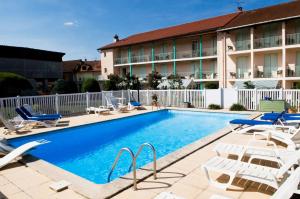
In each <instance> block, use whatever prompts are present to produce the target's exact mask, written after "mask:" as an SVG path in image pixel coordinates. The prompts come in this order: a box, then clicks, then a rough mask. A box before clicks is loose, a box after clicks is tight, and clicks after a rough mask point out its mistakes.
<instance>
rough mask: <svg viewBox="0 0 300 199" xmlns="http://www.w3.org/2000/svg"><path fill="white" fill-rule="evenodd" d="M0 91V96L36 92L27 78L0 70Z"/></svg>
mask: <svg viewBox="0 0 300 199" xmlns="http://www.w3.org/2000/svg"><path fill="white" fill-rule="evenodd" d="M0 91H1V92H0V97H15V96H17V95H35V94H36V92H35V91H34V89H33V87H32V85H31V83H30V82H29V81H28V79H26V78H25V77H23V76H22V75H18V74H15V73H9V72H0Z"/></svg>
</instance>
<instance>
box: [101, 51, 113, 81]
mask: <svg viewBox="0 0 300 199" xmlns="http://www.w3.org/2000/svg"><path fill="white" fill-rule="evenodd" d="M100 56H101V57H100V60H101V72H102V78H104V79H107V76H108V75H109V74H113V73H114V63H113V60H114V59H113V56H114V53H113V50H112V49H110V50H104V51H102V52H101V55H100ZM105 71H106V72H105Z"/></svg>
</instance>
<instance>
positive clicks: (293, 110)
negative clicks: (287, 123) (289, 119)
mask: <svg viewBox="0 0 300 199" xmlns="http://www.w3.org/2000/svg"><path fill="white" fill-rule="evenodd" d="M288 113H297V108H296V107H295V106H291V107H290V108H289V109H288Z"/></svg>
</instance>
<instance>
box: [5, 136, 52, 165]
mask: <svg viewBox="0 0 300 199" xmlns="http://www.w3.org/2000/svg"><path fill="white" fill-rule="evenodd" d="M48 142H49V141H47V140H39V141H32V142H28V143H26V144H23V145H22V146H19V147H18V148H16V149H14V150H13V151H11V152H10V153H8V154H7V155H5V156H4V157H3V158H0V168H2V167H4V166H5V165H7V164H9V163H10V162H11V161H13V160H14V159H15V158H17V157H19V156H21V155H23V154H24V153H26V152H27V151H29V150H30V149H33V148H35V147H37V146H39V145H41V144H46V143H48Z"/></svg>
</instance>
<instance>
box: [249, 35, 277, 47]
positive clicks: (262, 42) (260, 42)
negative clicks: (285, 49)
mask: <svg viewBox="0 0 300 199" xmlns="http://www.w3.org/2000/svg"><path fill="white" fill-rule="evenodd" d="M281 44H282V37H281V36H272V37H262V38H258V39H254V48H256V49H258V48H270V47H278V46H281Z"/></svg>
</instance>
